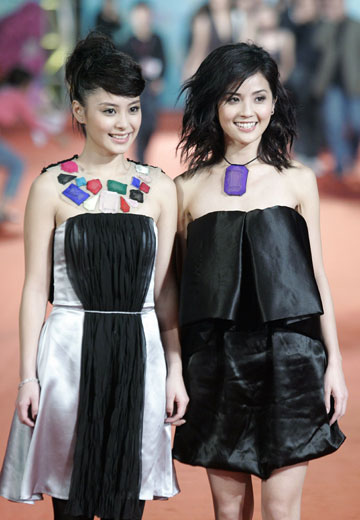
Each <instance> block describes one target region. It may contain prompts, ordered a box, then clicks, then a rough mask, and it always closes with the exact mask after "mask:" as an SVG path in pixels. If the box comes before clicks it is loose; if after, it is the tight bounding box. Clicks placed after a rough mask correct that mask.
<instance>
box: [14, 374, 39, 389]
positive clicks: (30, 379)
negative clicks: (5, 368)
mask: <svg viewBox="0 0 360 520" xmlns="http://www.w3.org/2000/svg"><path fill="white" fill-rule="evenodd" d="M38 382H39V380H38V378H37V377H29V378H28V379H23V380H22V381H20V383H19V386H18V390H20V388H22V387H23V386H24V385H26V383H38Z"/></svg>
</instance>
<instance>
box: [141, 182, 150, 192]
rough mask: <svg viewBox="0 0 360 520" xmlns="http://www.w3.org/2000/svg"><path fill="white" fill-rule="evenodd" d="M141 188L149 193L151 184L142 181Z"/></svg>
mask: <svg viewBox="0 0 360 520" xmlns="http://www.w3.org/2000/svg"><path fill="white" fill-rule="evenodd" d="M139 190H141V191H143V192H144V193H149V191H150V186H148V185H147V184H146V183H145V182H142V183H141V184H140V186H139Z"/></svg>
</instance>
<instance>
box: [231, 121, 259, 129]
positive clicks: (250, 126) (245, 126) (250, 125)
mask: <svg viewBox="0 0 360 520" xmlns="http://www.w3.org/2000/svg"><path fill="white" fill-rule="evenodd" d="M235 125H236V126H237V127H238V128H243V129H244V130H251V129H253V128H255V126H256V125H257V122H256V121H253V122H251V123H239V122H235Z"/></svg>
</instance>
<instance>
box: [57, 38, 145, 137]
mask: <svg viewBox="0 0 360 520" xmlns="http://www.w3.org/2000/svg"><path fill="white" fill-rule="evenodd" d="M65 80H66V83H67V87H68V90H69V96H70V101H71V102H72V101H73V100H74V99H76V100H77V101H78V102H79V103H80V104H81V105H83V106H86V97H87V96H88V95H89V94H90V93H91V92H94V91H95V90H96V89H98V88H102V89H104V90H105V91H106V92H110V93H111V94H115V95H118V96H125V97H137V96H140V94H141V93H142V91H143V90H144V87H145V80H144V78H143V77H142V74H141V68H140V66H139V65H138V64H137V63H136V61H134V60H133V59H132V58H131V57H130V56H128V55H127V54H125V53H123V52H120V51H118V50H117V49H116V47H115V45H114V44H113V42H112V41H111V40H110V38H108V37H107V36H105V35H104V34H101V33H98V32H95V31H92V32H91V33H90V34H88V36H87V37H86V38H85V39H83V40H80V41H79V42H78V43H77V45H76V47H75V49H74V50H73V52H72V53H71V55H70V56H69V57H68V59H67V61H66V66H65ZM77 126H78V128H79V129H80V130H81V131H82V132H83V134H84V135H86V131H85V126H84V125H82V124H80V123H77Z"/></svg>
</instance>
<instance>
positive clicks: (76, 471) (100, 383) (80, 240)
mask: <svg viewBox="0 0 360 520" xmlns="http://www.w3.org/2000/svg"><path fill="white" fill-rule="evenodd" d="M155 251H156V237H155V233H154V228H153V222H152V220H151V219H150V218H148V217H145V216H142V215H123V214H83V215H77V216H76V217H73V218H70V219H69V220H68V221H67V224H66V232H65V255H66V262H67V269H68V275H69V278H70V281H71V283H72V285H73V288H74V290H75V292H76V294H77V296H78V298H79V300H80V301H81V303H82V305H83V307H84V309H85V310H90V311H108V312H109V314H102V313H96V312H95V313H94V312H91V313H90V312H89V313H87V312H85V316H84V328H83V341H82V358H81V378H80V395H79V409H78V420H77V430H76V444H75V453H74V461H73V472H72V479H71V486H70V494H69V500H68V506H67V512H68V513H70V514H72V515H73V516H77V515H84V516H89V517H92V516H94V515H97V516H99V517H102V518H119V519H122V520H128V519H129V520H130V519H133V518H140V517H141V511H140V506H139V504H140V502H139V490H140V479H141V458H140V453H141V436H142V414H143V400H144V366H145V359H144V356H145V350H144V348H145V342H144V341H145V340H144V333H143V328H142V321H141V315H140V314H116V313H111V311H122V312H130V313H131V312H140V311H141V310H142V307H143V303H144V300H145V297H146V294H147V291H148V287H149V283H150V280H151V274H152V270H153V265H154V258H155Z"/></svg>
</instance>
